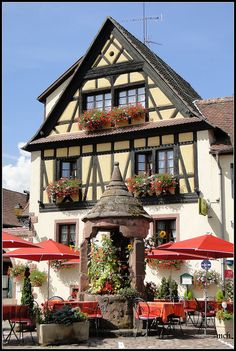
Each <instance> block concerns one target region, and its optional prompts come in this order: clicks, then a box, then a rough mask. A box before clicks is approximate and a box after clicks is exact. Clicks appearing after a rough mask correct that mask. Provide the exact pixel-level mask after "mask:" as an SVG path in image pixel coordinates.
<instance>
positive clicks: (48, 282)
mask: <svg viewBox="0 0 236 351" xmlns="http://www.w3.org/2000/svg"><path fill="white" fill-rule="evenodd" d="M49 279H50V260H49V261H48V300H49Z"/></svg>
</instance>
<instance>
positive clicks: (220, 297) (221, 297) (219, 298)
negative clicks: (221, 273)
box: [216, 289, 224, 302]
mask: <svg viewBox="0 0 236 351" xmlns="http://www.w3.org/2000/svg"><path fill="white" fill-rule="evenodd" d="M223 300H224V293H223V291H222V289H218V290H217V292H216V301H217V302H222V301H223Z"/></svg>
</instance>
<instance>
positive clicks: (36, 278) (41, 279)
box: [30, 268, 47, 287]
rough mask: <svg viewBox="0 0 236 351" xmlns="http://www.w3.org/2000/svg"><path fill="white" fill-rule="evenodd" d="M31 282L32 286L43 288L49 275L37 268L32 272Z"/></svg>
mask: <svg viewBox="0 0 236 351" xmlns="http://www.w3.org/2000/svg"><path fill="white" fill-rule="evenodd" d="M30 281H31V285H32V286H35V287H36V286H42V285H43V283H45V282H46V281H47V274H46V273H45V272H41V271H40V270H38V269H37V268H35V269H33V270H31V272H30Z"/></svg>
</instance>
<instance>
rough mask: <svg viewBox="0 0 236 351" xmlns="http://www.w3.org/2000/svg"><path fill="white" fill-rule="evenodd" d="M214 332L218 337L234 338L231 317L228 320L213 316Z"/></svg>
mask: <svg viewBox="0 0 236 351" xmlns="http://www.w3.org/2000/svg"><path fill="white" fill-rule="evenodd" d="M215 325H216V332H217V337H218V338H229V339H233V338H234V328H233V326H234V322H233V319H230V320H222V319H221V320H220V319H218V318H215Z"/></svg>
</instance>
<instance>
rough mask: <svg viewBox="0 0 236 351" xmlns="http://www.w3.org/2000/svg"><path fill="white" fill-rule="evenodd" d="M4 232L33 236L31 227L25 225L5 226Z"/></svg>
mask: <svg viewBox="0 0 236 351" xmlns="http://www.w3.org/2000/svg"><path fill="white" fill-rule="evenodd" d="M4 232H6V233H9V234H12V235H15V236H20V237H21V238H29V237H32V235H33V233H32V231H31V230H29V228H24V227H14V228H4Z"/></svg>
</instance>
